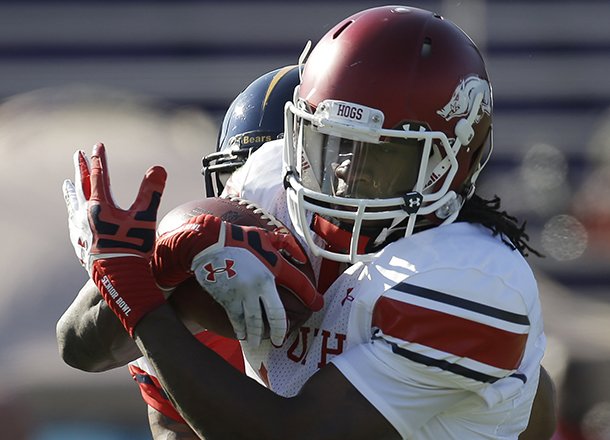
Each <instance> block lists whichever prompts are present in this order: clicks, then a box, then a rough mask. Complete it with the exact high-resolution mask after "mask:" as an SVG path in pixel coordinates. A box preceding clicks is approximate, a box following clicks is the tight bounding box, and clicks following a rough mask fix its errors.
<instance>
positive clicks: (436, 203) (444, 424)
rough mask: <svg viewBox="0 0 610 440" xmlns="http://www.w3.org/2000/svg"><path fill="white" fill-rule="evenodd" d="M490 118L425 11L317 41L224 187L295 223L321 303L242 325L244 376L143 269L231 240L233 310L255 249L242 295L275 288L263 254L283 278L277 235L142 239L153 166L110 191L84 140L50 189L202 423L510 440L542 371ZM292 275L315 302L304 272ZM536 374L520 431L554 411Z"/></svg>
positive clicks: (536, 312) (188, 264)
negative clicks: (537, 400)
mask: <svg viewBox="0 0 610 440" xmlns="http://www.w3.org/2000/svg"><path fill="white" fill-rule="evenodd" d="M491 120H492V94H491V86H490V82H489V77H488V75H487V72H486V69H485V64H484V61H483V59H482V57H481V55H480V53H479V51H478V49H477V48H476V46H475V45H474V43H473V42H472V41H471V40H470V39H469V38H468V37H467V36H466V35H465V34H464V33H463V32H462V31H461V30H460V29H459V28H458V27H457V26H455V25H454V24H453V23H451V22H449V21H448V20H445V19H443V18H442V17H440V16H439V15H436V14H433V13H431V12H428V11H424V10H421V9H417V8H411V7H401V6H387V7H379V8H373V9H368V10H365V11H362V12H360V13H357V14H355V15H353V16H351V17H348V18H347V19H345V20H343V21H341V22H340V23H339V24H337V25H336V26H335V27H334V28H333V29H331V30H330V31H329V32H328V33H327V34H326V35H325V36H324V37H323V38H322V39H321V41H320V42H319V43H318V44H317V45H316V47H315V48H314V50H313V51H312V53H311V54H310V55H309V57H308V59H307V62H306V63H305V65H304V70H303V73H302V78H301V82H300V85H299V88H298V91H297V92H296V93H295V97H294V100H293V102H291V103H290V104H289V105H287V106H286V117H285V123H286V126H285V138H284V139H283V140H280V141H275V142H270V143H266V144H265V145H263V146H262V147H261V148H259V149H258V150H257V151H256V152H254V153H252V154H251V156H250V157H249V159H248V160H247V161H246V163H245V164H244V165H243V166H242V168H240V170H239V171H238V172H237V173H235V174H234V175H233V176H232V177H231V179H230V182H229V183H228V184H227V187H226V193H229V194H234V195H239V196H241V197H244V198H247V199H250V200H253V201H254V202H256V203H258V204H259V205H261V206H263V207H264V208H265V209H266V210H268V211H269V212H270V213H272V214H273V215H275V216H276V217H277V218H279V219H280V220H282V221H283V223H285V224H286V225H287V226H288V227H289V228H290V229H291V230H292V231H293V232H294V233H295V234H297V235H298V236H299V237H300V239H301V241H302V242H303V243H304V244H305V247H306V250H307V253H308V255H309V258H310V260H311V261H312V263H313V264H314V267H315V268H316V270H317V272H318V280H317V288H318V290H319V292H321V293H323V307H322V308H321V309H319V310H318V311H316V312H315V313H314V314H313V315H312V317H311V318H310V320H309V321H307V322H306V323H305V324H304V325H303V326H302V327H301V328H300V329H299V331H298V332H295V333H293V334H291V335H289V336H288V338H287V339H286V340H282V339H281V338H279V339H278V338H277V335H278V334H280V335H281V331H280V332H276V333H275V335H276V337H275V338H273V337H272V338H271V340H263V341H261V340H260V332H259V330H260V329H259V328H257V327H256V326H254V327H252V328H250V327H244V328H242V331H244V332H245V334H244V335H243V336H244V338H245V340H244V341H243V343H242V347H243V349H244V351H245V354H246V360H247V364H246V368H247V371H248V374H249V375H250V376H251V377H253V378H255V379H257V381H252V380H248V378H246V377H245V376H244V375H243V374H240V373H239V372H237V371H236V370H235V369H233V368H230V367H229V366H227V364H226V362H224V361H223V360H222V359H221V358H220V357H218V356H217V355H216V354H215V353H214V352H213V351H212V350H210V349H208V348H206V347H205V346H203V345H202V344H200V343H198V342H197V341H196V339H194V338H193V337H192V336H191V333H190V332H189V331H188V329H186V328H185V327H184V325H183V324H182V323H181V322H180V321H179V320H178V318H177V316H176V315H175V313H174V312H173V311H172V309H171V308H170V307H168V306H167V304H166V301H165V298H164V295H163V292H162V291H161V289H160V288H159V285H161V286H163V287H171V286H172V284H174V283H177V282H179V281H180V280H181V279H185V278H186V277H190V276H192V273H193V272H194V273H195V275H196V276H197V275H198V274H200V273H201V272H200V271H201V268H202V267H205V266H206V265H207V264H208V263H209V262H210V261H213V260H214V261H215V260H217V259H218V258H222V257H224V258H231V259H233V260H234V261H232V262H233V263H234V265H233V266H232V267H233V269H234V272H235V274H236V276H231V277H227V279H223V280H222V282H220V281H219V283H220V284H223V285H224V286H225V288H224V292H225V294H226V295H225V297H224V298H223V300H224V303H225V304H226V307H227V309H228V310H233V312H234V313H235V314H236V315H237V316H238V315H239V313H240V310H239V306H238V305H239V304H244V303H246V302H247V301H246V300H245V298H246V297H247V296H248V295H251V294H252V290H253V289H252V288H250V289H247V288H243V287H241V286H240V288H235V289H231V288H230V286H232V285H234V286H239V275H240V271H241V270H242V265H243V264H244V263H247V264H249V265H250V266H249V267H248V268H249V269H251V268H252V267H257V268H260V277H259V278H260V280H257V281H260V283H257V284H259V285H260V286H262V287H261V289H262V288H263V287H264V288H265V289H264V292H262V293H261V292H258V291H257V292H256V293H257V294H266V295H269V296H270V297H273V296H274V295H275V296H277V291H276V290H275V287H274V285H273V283H269V282H268V280H269V276H268V275H269V273H270V274H272V275H273V277H275V278H278V277H281V276H282V275H284V274H283V272H282V271H283V270H286V268H287V267H289V265H290V261H291V259H294V257H295V254H294V253H293V255H292V256H291V255H289V254H287V253H286V248H285V247H283V245H282V244H281V243H278V242H277V240H274V238H276V236H275V235H274V234H273V233H266V232H264V231H258V230H256V228H247V227H246V228H242V227H237V226H235V225H230V224H226V223H224V222H221V221H220V219H218V218H215V217H214V216H209V215H202V216H200V217H198V218H197V219H196V220H193V221H189V222H188V223H187V224H185V225H184V228H183V229H182V230H180V231H179V232H178V233H177V234H175V235H172V234H169V235H164V236H161V237H160V238H159V239H158V240H157V243H156V249H153V246H152V243H151V242H150V240H148V239H146V238H147V237H150V236H151V234H152V236H153V237H154V227H155V223H156V209H157V207H158V202H159V199H160V197H161V194H162V192H163V188H164V184H165V172H164V170H163V169H162V168H160V167H153V168H151V169H150V170H149V171H148V172H147V174H146V176H145V178H144V181H143V183H142V186H141V188H140V192H139V194H138V196H137V198H136V201H135V202H134V204H133V205H132V207H131V208H130V209H128V210H121V209H119V208H117V207H116V206H115V204H114V202H113V200H112V197H111V196H110V188H109V185H110V183H109V178H108V170H107V163H106V155H105V147H104V146H103V145H101V144H99V145H97V146H96V147H95V148H94V151H93V155H92V157H91V166H89V165H88V163H87V160H86V157H85V155H84V153H79V154H77V159H78V160H77V163H76V168H77V170H76V171H77V172H76V174H77V179H76V180H77V181H76V184H75V185H74V184H71V183H70V182H67V183H66V186H65V187H64V191H65V194H66V198H67V200H68V207H69V213H70V223H71V235H72V236H73V237H72V241H73V244H74V246H75V249H76V250H77V255H78V256H79V258H80V259H81V261H82V262H83V265H84V266H85V267H86V269H87V270H88V272H89V273H90V275H91V277H92V279H93V280H94V282H95V284H96V286H97V287H98V288H99V290H100V292H101V293H102V296H103V297H104V300H105V301H106V302H107V304H108V306H109V308H110V309H111V310H112V311H113V312H114V313H115V314H116V315H117V317H118V318H119V320H120V321H121V323H122V324H123V326H124V327H125V329H126V330H127V332H128V333H129V334H130V335H131V336H132V337H133V338H134V340H135V342H136V344H137V346H138V347H139V348H140V350H141V351H142V353H143V354H144V355H145V357H146V358H147V360H148V361H149V362H150V364H151V365H152V366H153V367H154V369H155V371H156V372H157V373H158V380H159V381H160V383H161V384H162V385H163V387H164V390H165V391H166V392H167V393H168V397H169V398H170V399H171V401H172V402H173V403H174V404H175V406H176V407H177V409H178V410H179V412H180V414H181V415H182V417H184V419H185V420H186V421H187V422H188V424H189V425H190V426H191V428H193V430H194V431H195V432H196V433H197V434H198V435H200V436H201V437H205V438H254V439H261V438H320V439H322V438H336V439H344V438H350V439H352V438H353V439H358V438H362V439H370V438H408V439H444V438H446V439H465V438H467V439H476V438H503V439H516V438H518V437H519V435H520V434H521V433H522V432H523V431H524V430H525V429H526V427H527V426H528V421H529V419H530V413H532V405H533V402H534V396H535V395H536V390H537V388H538V383H539V379H540V378H542V379H543V382H544V383H545V384H547V385H548V383H549V382H548V380H547V379H548V378H547V377H546V376H543V375H541V373H540V371H541V368H540V360H541V358H542V355H543V353H544V347H545V337H544V332H543V325H542V317H541V311H540V304H539V300H538V291H537V286H536V282H535V279H534V277H533V274H532V272H531V269H530V267H529V265H528V264H527V262H526V261H525V259H524V258H523V257H524V256H525V255H527V254H528V253H535V251H534V250H533V249H531V248H530V247H529V245H528V243H527V235H525V232H524V230H523V227H520V226H519V225H518V223H517V222H516V220H515V219H514V218H512V217H510V216H508V215H507V214H505V213H504V212H501V211H499V200H498V199H497V198H494V199H492V200H489V201H488V200H485V199H483V198H481V197H479V196H478V195H477V193H476V187H475V184H476V180H477V178H478V176H479V173H480V172H481V170H482V169H483V167H484V165H485V163H486V162H487V159H488V158H489V154H490V152H491ZM83 219H84V220H83ZM134 237H138V238H139V239H140V240H136V241H134ZM160 249H164V250H167V249H170V250H171V251H172V253H173V255H174V259H173V260H170V259H165V258H160V256H159V250H160ZM244 250H245V251H247V252H242V251H244ZM292 251H294V249H292ZM149 259H152V261H153V270H152V271H151V268H150V266H149ZM257 259H258V262H257V261H256V260H257ZM153 273H154V274H155V277H154V278H153ZM249 273H251V270H250V271H249ZM273 277H272V278H273ZM197 279H198V280H200V282H202V283H203V281H201V277H199V276H197ZM233 283H234V284H233ZM174 285H175V284H174ZM226 286H229V288H227V287H226ZM206 288H212V289H213V288H214V286H210V285H206ZM296 293H297V294H298V295H299V296H300V297H301V299H302V300H303V302H305V303H307V304H310V305H311V307H312V308H313V309H318V307H319V305H320V304H319V303H320V297H319V296H318V294H317V293H316V292H312V291H311V289H309V286H308V285H306V283H304V285H303V291H302V292H296ZM249 312H250V311H249V310H241V315H242V317H243V318H244V319H246V318H247V317H248V315H249ZM260 313H261V314H262V309H261V311H260ZM259 322H263V319H262V316H261V317H260V320H259ZM276 325H278V326H279V323H278V324H276ZM272 330H273V329H272ZM280 330H281V328H280ZM272 333H273V331H272ZM257 382H262V383H264V384H265V385H266V387H262V386H260V384H259V383H257ZM541 383H542V382H541ZM541 390H542V394H543V397H544V399H543V407H544V408H546V409H547V411H543V412H544V414H545V415H544V417H542V418H539V419H538V418H537V419H536V420H535V421H536V422H537V426H536V427H537V428H538V429H539V430H538V431H536V432H535V433H534V434H532V433H531V432H530V433H528V432H527V431H526V432H525V435H526V436H528V435H529V436H530V438H532V437H533V436H537V438H549V437H550V436H551V433H552V430H553V422H552V410H553V409H552V404H549V402H548V401H549V400H552V392H549V390H548V389H547V387H546V386H543V387H542V388H541ZM549 408H550V409H549ZM536 413H537V411H534V412H533V414H536ZM549 414H550V415H549ZM236 418H239V422H238V423H236V422H235V419H236ZM547 418H548V419H550V420H547ZM538 422H540V424H539V425H538Z"/></svg>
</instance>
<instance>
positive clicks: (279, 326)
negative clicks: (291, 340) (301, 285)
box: [261, 286, 288, 347]
mask: <svg viewBox="0 0 610 440" xmlns="http://www.w3.org/2000/svg"><path fill="white" fill-rule="evenodd" d="M273 289H274V290H275V292H276V293H275V294H274V295H263V296H262V297H261V302H262V303H263V308H264V309H265V315H266V316H267V322H268V324H269V338H270V339H271V343H272V344H273V345H275V346H276V347H279V346H281V345H282V344H283V343H284V340H285V339H286V333H287V332H288V320H287V317H286V310H285V309H284V305H283V304H282V300H281V299H280V296H279V294H278V293H277V289H276V288H275V286H273ZM263 325H264V323H263Z"/></svg>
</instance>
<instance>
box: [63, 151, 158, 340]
mask: <svg viewBox="0 0 610 440" xmlns="http://www.w3.org/2000/svg"><path fill="white" fill-rule="evenodd" d="M74 168H75V179H74V180H75V182H74V183H73V182H71V181H70V180H66V181H65V182H64V184H63V193H64V198H65V200H66V205H67V207H68V225H69V228H70V240H71V242H72V245H73V246H74V249H75V251H76V255H77V257H78V258H79V260H80V262H81V264H82V265H83V266H84V267H85V269H86V270H87V272H88V273H89V276H90V277H91V278H92V279H93V281H94V282H95V284H96V285H97V287H98V289H99V290H100V292H101V293H102V296H103V297H104V300H105V301H106V302H107V303H108V305H109V306H110V308H111V309H112V311H113V312H114V313H115V314H116V315H117V316H118V318H119V319H120V320H121V323H122V324H123V326H124V327H125V329H126V330H127V331H128V332H129V334H130V335H132V336H133V329H134V327H135V326H136V324H137V323H138V321H139V320H140V319H141V318H142V317H143V316H144V315H145V314H146V313H148V312H150V311H151V310H153V309H155V308H157V307H158V306H160V305H161V304H163V303H164V302H165V299H164V296H163V294H162V292H161V290H160V289H159V287H158V286H157V285H156V283H155V281H154V278H153V276H152V273H151V270H150V256H151V254H152V251H153V249H154V244H155V229H156V224H157V210H158V208H159V203H160V201H161V195H162V194H163V189H164V188H165V179H166V177H167V174H166V172H165V170H164V169H163V168H162V167H159V166H157V167H152V168H150V169H149V170H148V171H147V172H146V174H145V176H144V179H143V180H142V184H141V185H140V190H139V192H138V195H137V197H136V200H135V201H134V202H133V204H132V205H131V207H130V208H129V209H127V210H123V209H120V208H119V207H117V206H116V204H115V202H114V200H113V198H112V194H111V191H110V179H109V173H108V165H107V161H106V152H105V147H104V145H103V144H101V143H98V144H96V145H95V146H94V147H93V154H92V156H91V166H89V162H88V160H87V157H86V156H85V153H84V152H83V151H77V152H76V153H75V155H74Z"/></svg>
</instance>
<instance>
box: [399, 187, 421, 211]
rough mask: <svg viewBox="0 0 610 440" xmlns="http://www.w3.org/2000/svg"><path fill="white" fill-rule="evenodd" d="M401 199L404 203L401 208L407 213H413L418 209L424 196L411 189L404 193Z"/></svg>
mask: <svg viewBox="0 0 610 440" xmlns="http://www.w3.org/2000/svg"><path fill="white" fill-rule="evenodd" d="M403 199H404V201H405V204H404V205H403V207H402V209H404V210H405V211H406V213H407V214H415V213H416V212H417V211H419V208H420V206H421V204H422V202H423V200H424V196H422V195H421V194H420V193H418V192H417V191H413V192H410V193H407V194H405V195H404V196H403Z"/></svg>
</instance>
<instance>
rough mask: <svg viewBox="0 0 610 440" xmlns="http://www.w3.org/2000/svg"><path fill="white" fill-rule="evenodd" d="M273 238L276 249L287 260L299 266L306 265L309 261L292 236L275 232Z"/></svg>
mask: <svg viewBox="0 0 610 440" xmlns="http://www.w3.org/2000/svg"><path fill="white" fill-rule="evenodd" d="M273 236H274V241H275V243H274V246H275V248H276V249H277V250H278V251H280V252H281V253H282V255H284V256H285V257H286V258H288V259H290V260H293V261H295V262H297V263H299V264H304V263H305V262H306V261H307V255H306V254H305V252H304V251H303V249H302V248H301V246H300V245H299V243H298V242H297V240H296V238H294V237H293V236H292V235H286V234H282V233H278V232H275V233H274V234H273Z"/></svg>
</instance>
